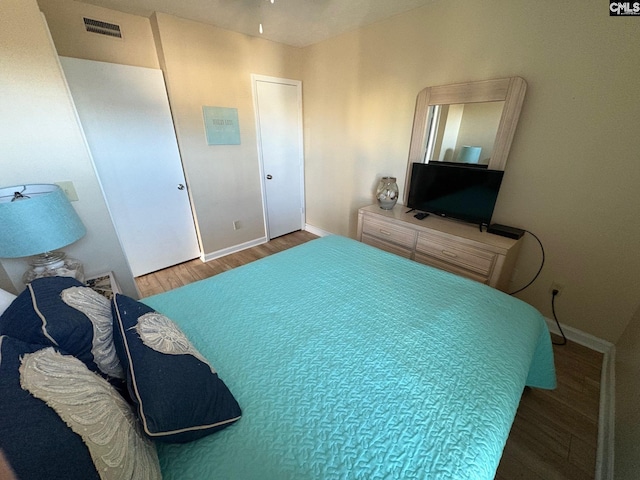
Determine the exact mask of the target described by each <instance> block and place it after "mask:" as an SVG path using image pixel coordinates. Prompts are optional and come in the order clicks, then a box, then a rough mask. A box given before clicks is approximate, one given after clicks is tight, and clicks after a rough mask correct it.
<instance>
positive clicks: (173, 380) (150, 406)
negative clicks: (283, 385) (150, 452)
mask: <svg viewBox="0 0 640 480" xmlns="http://www.w3.org/2000/svg"><path fill="white" fill-rule="evenodd" d="M112 306H113V320H114V328H113V338H114V342H115V345H116V350H117V352H118V356H119V357H120V361H121V363H122V365H123V368H124V370H125V374H126V378H127V387H128V390H129V395H130V396H131V398H132V399H133V401H134V403H135V404H136V407H137V410H138V416H139V417H140V420H141V422H142V426H143V429H144V431H145V433H146V434H147V435H148V436H149V437H151V438H153V439H155V440H158V441H162V442H177V443H181V442H188V441H191V440H196V439H198V438H201V437H204V436H206V435H209V434H211V433H213V432H215V431H218V430H220V429H222V428H225V427H227V426H228V425H230V424H231V423H233V422H235V421H236V420H238V419H239V418H240V416H241V414H242V412H241V410H240V406H239V405H238V402H236V399H235V398H234V397H233V395H232V394H231V392H230V391H229V389H228V388H227V386H226V385H225V384H224V382H223V381H222V380H221V379H220V378H219V377H218V374H217V373H216V372H215V370H214V369H213V368H212V367H211V366H210V365H209V363H208V362H207V360H206V359H205V358H204V357H203V356H202V355H201V354H200V353H199V352H198V351H197V350H196V349H195V347H193V345H192V344H191V342H190V341H189V340H188V339H187V337H186V336H185V335H184V333H182V331H181V330H180V329H179V328H178V326H177V325H176V324H175V323H174V322H173V321H171V320H170V319H168V318H167V317H165V316H164V315H161V314H160V313H158V312H156V311H154V310H153V309H152V308H150V307H148V306H147V305H144V304H143V303H140V302H137V301H135V300H133V299H131V298H129V297H126V296H124V295H119V294H116V295H115V296H114V298H113V300H112Z"/></svg>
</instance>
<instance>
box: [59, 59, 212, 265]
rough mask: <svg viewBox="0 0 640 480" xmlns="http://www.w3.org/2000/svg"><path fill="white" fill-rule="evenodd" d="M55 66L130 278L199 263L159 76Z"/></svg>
mask: <svg viewBox="0 0 640 480" xmlns="http://www.w3.org/2000/svg"><path fill="white" fill-rule="evenodd" d="M60 62H61V63H62V67H63V69H64V73H65V76H66V78H67V82H68V84H69V89H70V91H71V96H72V97H73V101H74V103H75V106H76V109H77V111H78V116H79V118H80V122H81V124H82V128H83V130H84V133H85V135H86V138H87V142H88V144H89V148H90V150H91V154H92V157H93V161H94V164H95V168H96V171H97V173H98V177H99V179H100V182H101V184H102V188H103V190H104V195H105V198H106V201H107V204H108V206H109V210H110V212H111V216H112V219H113V222H114V224H115V227H116V230H117V232H118V236H119V238H120V242H121V243H122V247H123V249H124V251H125V254H126V256H127V259H128V261H129V265H130V266H131V270H132V272H133V274H134V276H139V275H144V274H146V273H149V272H153V271H155V270H160V269H162V268H166V267H168V266H171V265H175V264H178V263H182V262H184V261H187V260H191V259H193V258H196V257H198V256H199V255H200V251H199V247H198V240H197V237H196V230H195V225H194V221H193V216H192V212H191V205H190V201H189V195H188V192H187V189H186V182H185V177H184V171H183V170H182V162H181V160H180V154H179V151H178V145H177V141H176V136H175V130H174V128H173V121H172V118H171V111H170V109H169V101H168V98H167V92H166V89H165V84H164V78H163V75H162V71H161V70H156V69H151V68H143V67H133V66H128V65H117V64H113V63H104V62H95V61H91V60H82V59H76V58H66V57H61V58H60Z"/></svg>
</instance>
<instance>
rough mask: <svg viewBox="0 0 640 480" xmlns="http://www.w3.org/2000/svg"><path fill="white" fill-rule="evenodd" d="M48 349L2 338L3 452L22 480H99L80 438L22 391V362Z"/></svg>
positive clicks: (0, 410)
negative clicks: (23, 357) (29, 356)
mask: <svg viewBox="0 0 640 480" xmlns="http://www.w3.org/2000/svg"><path fill="white" fill-rule="evenodd" d="M45 347H46V346H43V345H30V344H28V343H25V342H22V341H20V340H17V339H15V338H11V337H7V336H0V450H3V451H4V454H5V457H6V459H7V461H8V462H9V464H10V465H11V467H12V468H13V470H14V471H15V473H16V476H17V478H19V479H20V480H31V479H33V480H40V479H42V478H47V479H50V480H68V479H70V478H82V479H87V480H93V479H95V480H99V478H100V477H99V475H98V472H97V471H96V469H95V467H94V465H93V461H92V459H91V455H90V453H89V449H88V448H87V447H86V445H85V444H84V443H83V441H82V439H81V438H80V436H79V435H77V434H75V433H74V432H73V431H72V430H71V429H70V428H69V427H67V425H66V424H65V423H64V421H62V420H61V419H60V417H59V416H58V414H57V413H56V412H55V411H54V410H53V409H51V408H49V407H48V406H47V404H46V403H44V402H43V401H42V400H39V399H37V398H35V397H34V396H32V395H31V394H30V393H29V392H27V391H26V390H23V389H22V387H21V386H20V372H19V369H20V357H21V356H22V355H24V354H26V353H32V352H35V351H38V350H40V349H42V348H45Z"/></svg>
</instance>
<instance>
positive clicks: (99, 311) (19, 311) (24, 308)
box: [0, 277, 124, 378]
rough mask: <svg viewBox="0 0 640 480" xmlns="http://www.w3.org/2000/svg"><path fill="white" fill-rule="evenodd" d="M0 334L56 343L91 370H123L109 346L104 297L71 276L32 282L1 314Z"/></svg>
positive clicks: (107, 372) (116, 375)
mask: <svg viewBox="0 0 640 480" xmlns="http://www.w3.org/2000/svg"><path fill="white" fill-rule="evenodd" d="M0 334H3V335H9V336H11V337H14V338H18V339H20V340H23V341H25V342H28V343H36V344H41V345H49V346H55V347H60V349H62V350H63V351H65V352H66V353H70V354H71V355H73V356H75V357H77V358H78V359H80V360H81V361H82V362H84V363H85V365H87V367H89V368H90V369H91V370H93V371H96V372H102V373H104V374H105V375H108V376H110V377H114V378H124V373H123V371H122V367H121V365H120V362H119V361H118V357H117V355H116V352H115V349H114V347H113V319H112V317H111V304H110V302H109V300H107V299H106V298H105V297H103V296H102V295H100V294H99V293H97V292H95V291H93V290H92V289H90V288H89V287H85V286H84V285H83V284H82V283H80V282H78V281H77V280H76V279H74V278H71V277H46V278H39V279H37V280H34V281H33V282H31V283H30V284H29V285H27V288H26V290H25V291H23V292H22V293H21V294H20V295H18V297H17V298H16V299H15V300H14V301H13V302H12V303H11V305H9V307H8V308H7V310H6V311H5V312H4V313H3V314H2V315H1V316H0Z"/></svg>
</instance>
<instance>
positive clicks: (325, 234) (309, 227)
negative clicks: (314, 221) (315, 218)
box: [304, 223, 333, 237]
mask: <svg viewBox="0 0 640 480" xmlns="http://www.w3.org/2000/svg"><path fill="white" fill-rule="evenodd" d="M304 229H305V231H307V232H309V233H313V234H314V235H317V236H319V237H328V236H329V235H333V233H331V232H328V231H326V230H322V229H321V228H318V227H314V226H313V225H309V224H308V223H306V224H305V225H304Z"/></svg>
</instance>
